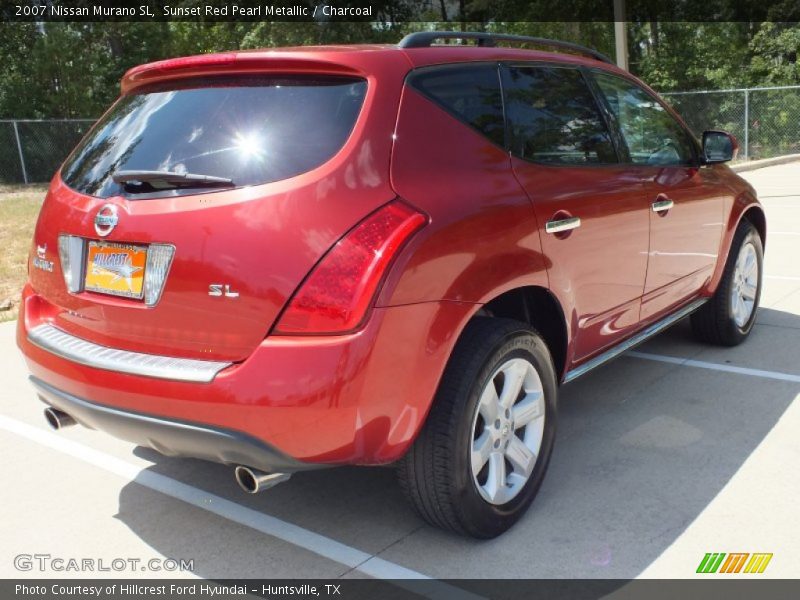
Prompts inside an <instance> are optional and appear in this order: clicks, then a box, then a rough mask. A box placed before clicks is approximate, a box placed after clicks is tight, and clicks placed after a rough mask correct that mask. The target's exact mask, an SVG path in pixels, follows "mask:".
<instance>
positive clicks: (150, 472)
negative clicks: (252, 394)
mask: <svg viewBox="0 0 800 600" xmlns="http://www.w3.org/2000/svg"><path fill="white" fill-rule="evenodd" d="M744 175H745V176H746V177H747V179H748V180H750V181H751V182H752V183H753V184H754V185H755V186H756V188H757V189H758V191H759V195H760V197H761V199H762V201H763V203H764V205H765V206H766V210H767V218H768V229H769V233H768V241H767V246H766V259H765V273H766V279H765V284H764V290H763V295H762V301H761V310H760V313H759V317H758V324H757V326H756V328H755V329H754V331H753V334H752V336H751V338H750V339H749V340H748V342H747V343H745V344H744V345H742V346H740V347H737V348H734V349H719V348H714V347H710V346H703V345H700V344H698V343H696V342H694V341H693V340H692V338H691V335H690V331H689V327H688V322H686V321H684V322H681V323H679V324H678V325H676V326H675V327H674V328H672V329H671V330H669V331H668V332H666V333H664V334H662V335H660V336H659V337H657V338H655V339H653V340H651V341H650V342H648V343H647V344H645V345H643V346H641V347H639V348H637V349H636V351H634V352H629V353H628V354H627V355H626V356H624V357H622V358H620V359H619V360H617V361H615V362H613V363H612V364H609V365H607V366H605V367H602V368H600V369H598V370H596V371H595V372H593V373H591V374H589V375H587V376H586V377H584V378H582V379H579V380H578V381H576V382H574V383H571V384H568V385H566V386H564V387H563V388H562V392H561V397H560V423H559V433H558V439H557V441H556V449H555V452H554V455H553V459H552V463H551V466H550V471H549V473H548V476H547V478H546V479H545V482H544V485H543V486H542V489H541V492H540V494H539V496H538V498H537V500H536V502H535V503H534V505H533V507H532V509H531V510H530V511H529V512H528V513H527V515H526V516H525V517H524V518H523V520H522V521H521V522H520V523H519V524H518V525H517V526H516V527H515V528H514V529H512V530H511V531H510V532H509V533H507V534H505V535H503V536H501V537H500V538H498V539H496V540H492V541H488V542H478V541H474V540H468V539H462V538H459V537H455V536H453V535H450V534H447V533H444V532H440V531H437V530H435V529H431V528H429V527H427V526H426V525H424V524H423V523H422V522H421V521H420V520H419V519H418V518H417V517H416V516H415V515H414V514H413V513H412V512H411V510H410V509H409V508H408V507H407V506H406V504H405V502H404V500H403V498H402V496H401V494H400V491H399V489H398V487H397V485H396V484H395V482H394V474H393V473H392V471H391V470H390V469H385V468H373V469H354V468H343V469H331V470H327V471H319V472H310V473H301V474H298V475H295V476H294V477H293V478H292V479H291V480H290V481H289V482H287V483H285V484H282V485H280V486H278V487H276V488H275V489H273V490H270V491H268V492H266V493H263V494H259V495H257V496H247V495H245V494H244V493H243V492H241V491H240V490H239V488H238V487H237V486H236V484H235V482H234V479H233V470H232V469H230V468H227V467H224V466H220V465H214V464H210V463H204V462H201V461H193V460H183V459H174V458H166V457H163V456H160V455H158V454H157V453H155V452H153V451H150V450H146V449H142V448H136V447H133V446H132V445H130V444H127V443H125V442H121V441H117V440H114V439H112V438H110V437H108V436H106V435H104V434H101V433H97V432H93V431H89V430H85V429H82V428H80V427H74V428H70V429H68V430H66V431H64V432H61V433H54V432H52V431H50V430H49V429H48V428H47V426H46V424H45V422H44V419H43V418H42V407H43V405H42V404H41V403H40V402H39V401H38V400H37V399H36V395H35V394H34V392H33V389H32V388H31V387H30V385H29V384H28V382H27V372H26V369H25V366H24V364H23V360H22V358H21V356H20V355H19V353H18V351H17V348H16V346H15V344H14V327H15V323H5V324H2V325H0V360H2V371H1V372H2V385H0V452H2V455H3V456H4V460H3V461H2V466H0V472H1V473H2V475H0V481H2V485H0V503H2V507H3V516H2V532H3V535H2V536H1V537H0V576H1V577H4V578H12V577H21V576H22V577H25V576H30V577H42V576H45V577H86V576H87V573H80V572H77V573H76V572H63V571H62V572H59V571H53V570H48V571H45V572H40V571H38V570H34V571H28V572H21V571H19V570H17V569H16V568H15V562H14V557H15V556H17V555H19V554H22V553H26V554H37V553H41V554H49V555H51V556H53V557H64V558H69V557H76V558H94V559H100V558H105V559H107V560H108V561H110V560H111V559H112V558H123V559H128V558H136V559H139V560H141V561H142V563H146V562H147V561H148V560H150V559H152V558H158V559H163V558H164V557H170V558H174V559H192V560H193V561H194V568H193V570H191V571H185V572H183V573H178V572H163V571H162V572H147V573H146V576H148V577H161V576H165V577H175V576H187V577H204V578H243V577H264V578H272V577H276V578H278V577H291V578H296V577H309V578H334V577H363V576H373V577H389V578H400V577H409V576H410V577H414V576H419V577H422V576H426V577H439V578H465V577H486V578H505V577H508V578H561V577H564V578H567V577H573V578H606V577H608V578H632V577H659V578H660V577H669V578H688V577H693V576H695V570H696V568H697V565H698V564H699V562H700V560H701V559H702V558H703V556H704V554H705V553H707V552H750V553H754V552H767V553H773V558H772V561H771V562H770V564H769V567H768V569H767V570H766V571H765V572H764V574H763V575H760V577H781V578H787V577H790V578H793V577H800V567H798V560H797V558H798V556H800V518H798V516H797V515H798V505H797V498H798V497H800V469H798V464H800V402H798V401H797V400H798V394H799V393H800V163H793V164H789V165H782V166H775V167H768V168H764V169H760V170H756V171H751V172H748V173H745V174H744ZM141 574H142V573H140V572H139V570H138V569H132V568H130V569H126V570H124V571H121V572H117V571H112V572H99V573H98V572H95V573H90V574H88V575H89V576H91V577H104V576H108V577H118V576H129V577H130V576H138V575H141ZM731 577H735V575H731ZM739 577H741V575H739Z"/></svg>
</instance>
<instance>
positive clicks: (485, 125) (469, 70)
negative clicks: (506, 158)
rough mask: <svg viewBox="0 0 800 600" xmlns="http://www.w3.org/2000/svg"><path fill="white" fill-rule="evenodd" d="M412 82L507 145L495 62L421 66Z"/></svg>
mask: <svg viewBox="0 0 800 600" xmlns="http://www.w3.org/2000/svg"><path fill="white" fill-rule="evenodd" d="M409 83H410V85H411V86H412V87H414V88H415V89H417V90H419V91H420V92H422V93H423V94H424V95H425V96H427V97H428V98H430V99H431V100H433V101H434V102H436V103H437V104H439V105H440V106H442V108H444V109H445V110H447V111H448V112H449V113H451V114H452V115H453V116H455V117H456V118H458V119H459V120H460V121H463V122H464V123H466V124H467V125H470V126H471V127H473V128H475V129H477V130H478V131H479V132H480V133H482V134H483V135H484V136H486V137H487V138H489V139H490V140H491V141H492V142H494V143H495V144H498V145H499V146H502V145H504V139H503V138H504V134H505V127H504V123H503V100H502V98H501V93H500V79H499V76H498V74H497V65H496V64H482V65H458V66H455V67H432V68H426V69H419V70H417V71H415V72H414V73H413V74H412V75H411V76H410V77H409Z"/></svg>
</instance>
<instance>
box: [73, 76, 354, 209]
mask: <svg viewBox="0 0 800 600" xmlns="http://www.w3.org/2000/svg"><path fill="white" fill-rule="evenodd" d="M176 86H179V87H176ZM366 89H367V83H366V82H365V81H364V80H362V79H354V78H342V77H299V76H298V77H271V78H235V79H221V78H216V79H213V80H205V81H189V82H184V83H181V84H177V83H176V82H172V84H171V85H170V86H169V87H162V88H150V89H145V90H144V91H143V92H142V93H137V94H134V95H129V96H123V97H122V98H121V99H120V100H118V101H117V103H116V104H115V105H114V106H113V107H112V109H111V110H110V111H109V112H108V113H107V115H106V116H105V117H104V118H103V119H102V121H101V122H100V123H98V124H97V126H96V127H95V128H94V130H93V131H92V132H91V133H90V134H89V135H88V136H87V137H86V138H85V139H84V140H83V141H82V142H81V143H80V144H79V146H78V147H77V148H76V149H75V151H74V152H73V154H72V156H71V157H70V159H69V160H68V162H67V163H66V164H65V165H64V167H63V169H62V178H63V180H64V182H65V183H66V184H67V185H68V186H70V187H71V188H73V189H75V190H77V191H79V192H82V193H85V194H89V195H92V196H99V197H101V198H106V197H108V196H113V195H118V194H121V195H125V194H126V191H125V189H124V188H123V186H122V185H120V184H117V183H115V182H114V181H113V180H112V176H113V174H114V173H115V172H117V171H131V170H133V171H141V170H151V171H173V172H183V173H197V174H203V175H211V176H214V177H223V178H226V179H231V180H233V185H235V186H237V187H238V186H248V185H257V184H262V183H268V182H272V181H278V180H281V179H286V178H288V177H292V176H294V175H299V174H301V173H304V172H306V171H309V170H310V169H313V168H315V167H318V166H320V165H321V164H323V163H325V162H326V161H327V160H329V159H330V158H331V157H332V156H333V155H334V154H336V152H337V151H338V150H339V149H341V148H342V146H343V145H344V143H345V142H346V141H347V138H348V137H349V135H350V132H351V131H352V130H353V126H354V125H355V122H356V119H357V118H358V114H359V111H360V110H361V105H362V104H363V101H364V95H365V93H366ZM199 191H208V190H207V189H204V190H199V189H191V188H181V189H174V190H168V191H160V192H158V193H157V195H162V196H163V195H167V194H169V195H175V194H181V193H198V192H199Z"/></svg>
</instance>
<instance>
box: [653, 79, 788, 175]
mask: <svg viewBox="0 0 800 600" xmlns="http://www.w3.org/2000/svg"><path fill="white" fill-rule="evenodd" d="M662 96H664V98H665V99H666V100H667V102H669V103H670V104H672V106H673V107H675V109H676V110H677V111H678V112H679V113H680V114H681V116H682V117H683V118H684V120H685V121H686V124H687V125H689V127H691V128H692V130H693V131H694V132H695V134H697V136H698V137H699V136H700V135H701V134H702V133H703V131H705V130H707V129H723V130H725V131H727V132H729V133H732V134H733V135H735V136H736V138H737V139H738V140H739V144H740V145H741V149H740V150H739V158H740V159H741V160H757V159H760V158H772V157H773V156H782V155H784V154H797V153H800V85H793V86H781V87H762V88H746V89H745V88H741V89H733V90H701V91H694V92H667V93H664V94H662Z"/></svg>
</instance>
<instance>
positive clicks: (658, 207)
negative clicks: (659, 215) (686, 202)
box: [653, 200, 675, 212]
mask: <svg viewBox="0 0 800 600" xmlns="http://www.w3.org/2000/svg"><path fill="white" fill-rule="evenodd" d="M674 205H675V203H674V202H673V201H672V200H657V201H655V202H653V212H663V211H665V210H669V209H670V208H672V207H673V206H674Z"/></svg>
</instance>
